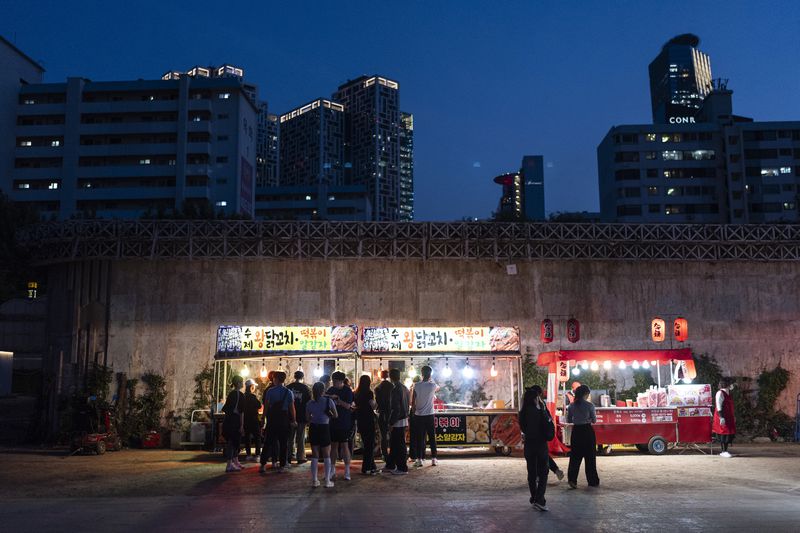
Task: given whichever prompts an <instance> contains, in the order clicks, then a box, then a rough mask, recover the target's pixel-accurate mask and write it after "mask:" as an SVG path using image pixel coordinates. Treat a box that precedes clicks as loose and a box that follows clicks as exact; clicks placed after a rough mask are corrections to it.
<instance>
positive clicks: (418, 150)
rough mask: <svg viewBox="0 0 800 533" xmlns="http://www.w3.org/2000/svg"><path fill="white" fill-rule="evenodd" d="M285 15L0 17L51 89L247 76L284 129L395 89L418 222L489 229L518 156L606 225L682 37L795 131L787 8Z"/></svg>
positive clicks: (799, 16) (571, 204) (748, 112)
mask: <svg viewBox="0 0 800 533" xmlns="http://www.w3.org/2000/svg"><path fill="white" fill-rule="evenodd" d="M280 3H281V4H286V5H285V6H284V5H278V4H279V2H277V1H274V0H272V1H263V0H262V1H258V2H229V1H221V0H217V1H215V2H207V1H201V0H196V1H193V2H177V1H176V2H172V1H167V0H161V1H159V2H149V1H127V2H120V1H117V2H110V1H104V2H94V1H92V2H89V1H80V2H57V1H55V0H53V1H51V2H40V1H34V0H25V1H17V2H5V3H4V6H3V9H2V17H0V34H2V35H3V36H4V37H6V38H7V39H9V40H10V41H12V42H15V43H16V45H17V46H18V47H19V48H20V49H21V50H23V51H24V52H26V53H27V54H28V55H29V56H31V57H32V58H34V59H36V60H39V61H41V63H42V64H43V65H44V67H45V68H46V69H47V72H46V74H45V80H46V81H48V82H60V81H64V79H65V78H66V77H67V76H83V77H86V78H90V79H93V80H98V81H99V80H124V79H137V78H145V79H154V78H159V77H160V76H161V75H162V74H163V73H164V72H165V71H167V70H170V69H179V70H185V69H188V68H190V67H192V66H194V65H197V64H203V65H217V64H221V63H233V64H236V65H240V66H242V67H243V68H244V69H245V77H246V79H247V80H248V81H250V82H253V83H256V84H257V85H258V86H259V88H260V95H261V97H262V99H266V100H267V101H268V102H269V104H270V110H271V111H272V112H274V113H278V114H279V113H282V112H285V111H287V110H289V109H291V108H292V107H294V106H297V105H300V104H303V103H305V102H306V101H308V100H311V99H313V98H316V97H318V96H325V97H330V94H331V93H332V92H333V91H334V90H335V89H336V87H337V86H338V85H339V84H340V83H342V82H344V81H346V80H347V79H352V78H355V77H357V76H359V75H361V74H374V73H378V74H382V75H384V76H386V77H389V78H392V79H394V80H397V81H398V82H399V83H400V90H401V93H400V95H401V96H400V99H401V107H402V109H403V110H405V111H410V112H412V113H414V120H415V153H414V164H415V167H416V169H415V170H416V174H415V183H416V219H417V220H457V219H461V218H462V217H465V216H474V217H480V218H486V217H488V216H490V215H491V212H492V211H493V210H494V209H495V208H496V206H497V200H498V199H499V193H500V187H499V186H497V185H495V184H494V183H492V179H491V178H492V177H493V176H495V175H497V174H499V173H502V172H507V171H512V170H517V169H518V168H519V164H520V161H521V158H522V156H523V155H524V154H543V155H544V158H545V162H546V163H545V164H546V168H545V187H546V209H547V211H548V212H553V211H565V210H568V211H580V210H589V211H597V210H599V203H598V197H597V166H596V152H595V150H596V148H597V145H598V144H599V142H600V141H601V140H602V138H603V136H604V135H605V133H606V132H607V131H608V129H609V128H610V127H611V126H612V125H618V124H637V123H647V122H650V118H651V115H650V101H649V87H648V78H647V65H648V63H649V62H650V61H651V60H652V59H653V58H654V57H655V56H656V54H657V53H658V52H659V50H660V48H661V46H662V45H663V44H664V42H666V41H667V40H668V39H669V38H670V37H672V36H674V35H677V34H680V33H686V32H691V33H696V34H697V35H699V36H700V38H701V43H700V49H701V50H703V51H704V52H706V53H707V54H709V55H710V56H711V67H712V73H713V75H714V77H722V78H728V79H730V82H729V86H728V87H729V88H730V89H733V91H734V111H735V112H736V113H737V114H740V115H745V116H752V117H754V118H756V119H757V120H800V55H799V52H800V36H798V28H800V2H796V1H793V0H787V1H783V2H763V3H762V2H755V1H752V0H751V1H747V0H744V1H742V0H735V1H731V0H728V1H726V2H699V1H697V0H694V1H670V2H661V1H659V2H655V1H653V2H645V1H633V0H631V1H627V2H623V1H604V2H591V6H592V7H584V4H587V5H588V4H590V2H564V1H549V2H548V1H545V0H536V1H534V0H530V1H503V2H487V1H485V0H482V1H481V0H458V1H455V0H454V1H441V0H428V1H411V0H394V1H375V0H371V1H370V0H360V1H344V2H342V1H339V2H301V1H293V2H280ZM73 4H75V7H74V6H73ZM173 4H175V5H174V6H173ZM577 6H580V7H577Z"/></svg>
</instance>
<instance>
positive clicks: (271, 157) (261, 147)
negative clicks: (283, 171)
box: [256, 102, 280, 187]
mask: <svg viewBox="0 0 800 533" xmlns="http://www.w3.org/2000/svg"><path fill="white" fill-rule="evenodd" d="M279 168H280V128H279V123H278V116H277V115H273V114H272V113H270V112H269V106H268V105H267V102H259V103H258V133H257V135H256V187H276V186H277V185H278V176H279V174H280V170H279Z"/></svg>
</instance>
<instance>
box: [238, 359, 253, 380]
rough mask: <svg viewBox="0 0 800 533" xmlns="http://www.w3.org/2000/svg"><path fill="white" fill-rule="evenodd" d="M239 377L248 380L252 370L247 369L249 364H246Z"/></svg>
mask: <svg viewBox="0 0 800 533" xmlns="http://www.w3.org/2000/svg"><path fill="white" fill-rule="evenodd" d="M239 375H240V376H242V377H243V378H246V377H247V376H249V375H250V369H249V368H248V367H247V363H245V364H244V366H243V367H242V370H241V372H239Z"/></svg>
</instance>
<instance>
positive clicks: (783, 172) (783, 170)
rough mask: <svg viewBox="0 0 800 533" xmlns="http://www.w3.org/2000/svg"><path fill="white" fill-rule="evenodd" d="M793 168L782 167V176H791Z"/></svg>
mask: <svg viewBox="0 0 800 533" xmlns="http://www.w3.org/2000/svg"><path fill="white" fill-rule="evenodd" d="M791 173H792V168H791V167H781V174H791Z"/></svg>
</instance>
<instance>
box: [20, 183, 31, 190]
mask: <svg viewBox="0 0 800 533" xmlns="http://www.w3.org/2000/svg"><path fill="white" fill-rule="evenodd" d="M30 188H31V184H30V183H17V189H30Z"/></svg>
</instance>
